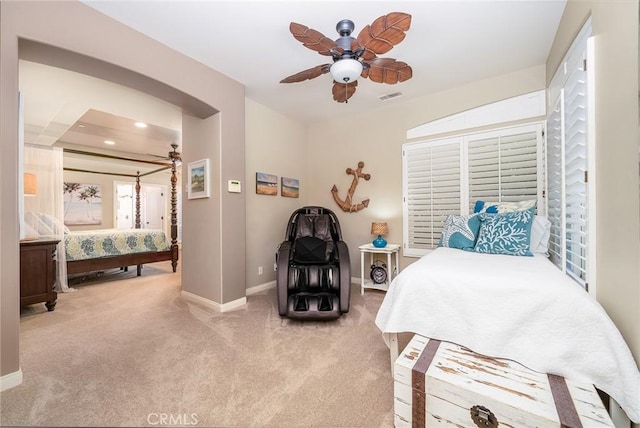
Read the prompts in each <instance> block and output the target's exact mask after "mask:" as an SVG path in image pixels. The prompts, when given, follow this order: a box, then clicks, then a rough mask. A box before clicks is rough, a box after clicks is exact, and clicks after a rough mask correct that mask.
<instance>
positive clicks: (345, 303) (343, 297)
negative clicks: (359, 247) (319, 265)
mask: <svg viewBox="0 0 640 428" xmlns="http://www.w3.org/2000/svg"><path fill="white" fill-rule="evenodd" d="M335 244H336V256H337V258H338V260H339V263H340V312H341V313H343V314H346V313H347V312H349V299H351V259H350V257H349V247H347V244H346V243H345V242H344V241H336V243H335Z"/></svg>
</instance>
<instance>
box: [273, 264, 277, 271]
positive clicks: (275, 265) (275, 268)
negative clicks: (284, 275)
mask: <svg viewBox="0 0 640 428" xmlns="http://www.w3.org/2000/svg"><path fill="white" fill-rule="evenodd" d="M273 271H274V272H277V271H278V263H274V264H273Z"/></svg>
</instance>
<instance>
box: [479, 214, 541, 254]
mask: <svg viewBox="0 0 640 428" xmlns="http://www.w3.org/2000/svg"><path fill="white" fill-rule="evenodd" d="M534 213H535V207H531V208H529V209H527V210H523V211H514V212H510V213H504V214H479V216H480V220H481V222H482V224H481V226H480V233H479V234H478V240H477V241H476V246H475V248H474V251H475V252H477V253H487V254H507V255H511V256H532V255H533V254H532V253H531V251H530V249H529V246H530V243H531V225H532V224H533V217H534Z"/></svg>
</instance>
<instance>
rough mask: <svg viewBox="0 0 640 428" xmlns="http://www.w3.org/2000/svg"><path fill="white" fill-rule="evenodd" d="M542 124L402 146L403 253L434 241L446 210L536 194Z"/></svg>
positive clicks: (435, 243)
mask: <svg viewBox="0 0 640 428" xmlns="http://www.w3.org/2000/svg"><path fill="white" fill-rule="evenodd" d="M542 129H543V125H542V124H541V123H538V124H534V125H523V126H517V127H511V128H504V129H500V130H496V131H491V132H483V133H477V134H469V135H464V136H459V137H455V138H446V139H439V140H431V141H421V142H416V143H407V144H405V145H404V146H403V198H404V200H403V210H404V212H403V215H404V239H403V242H404V255H405V256H422V255H424V254H426V253H427V252H428V251H429V250H431V249H433V248H435V247H437V246H438V242H439V240H440V235H441V232H442V226H443V223H444V220H445V218H446V216H447V215H449V214H468V213H470V212H471V211H472V210H473V206H474V204H475V201H476V200H478V199H482V200H485V201H492V202H502V201H520V200H526V199H537V200H538V205H539V206H544V205H543V204H541V203H540V202H541V198H542V188H543V182H544V181H543V171H544V170H543V167H542V165H543V164H544V163H543V162H540V161H539V160H540V159H541V157H542V150H543V138H542Z"/></svg>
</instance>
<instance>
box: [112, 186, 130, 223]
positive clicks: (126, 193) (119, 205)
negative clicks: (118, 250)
mask: <svg viewBox="0 0 640 428" xmlns="http://www.w3.org/2000/svg"><path fill="white" fill-rule="evenodd" d="M133 192H134V190H133V184H131V183H116V219H115V220H116V222H115V224H116V229H133V226H134V224H133V221H134V218H135V214H134V212H133V204H134V199H135V197H134V194H133Z"/></svg>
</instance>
